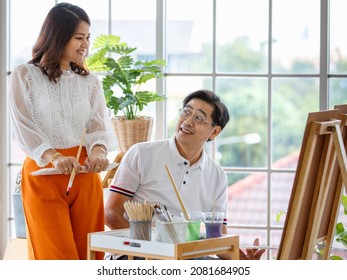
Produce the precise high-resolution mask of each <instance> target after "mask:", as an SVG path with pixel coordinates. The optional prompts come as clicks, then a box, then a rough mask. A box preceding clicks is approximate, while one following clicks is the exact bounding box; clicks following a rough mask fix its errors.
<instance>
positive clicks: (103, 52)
mask: <svg viewBox="0 0 347 280" xmlns="http://www.w3.org/2000/svg"><path fill="white" fill-rule="evenodd" d="M136 49H137V48H132V47H129V46H128V45H127V43H125V42H121V39H120V37H119V36H115V35H112V34H109V35H105V34H101V35H99V36H98V37H96V38H95V40H94V42H93V44H92V47H91V50H92V51H94V53H93V54H92V55H90V56H89V57H88V58H87V61H86V62H87V66H88V68H89V69H90V70H91V71H93V72H98V73H104V74H105V76H104V78H103V79H102V84H103V89H104V93H105V98H106V104H107V106H108V108H110V109H111V110H112V112H113V114H114V117H113V119H112V124H113V127H114V129H115V132H116V136H117V138H118V144H119V149H120V151H121V152H125V151H126V150H127V149H128V148H129V147H130V146H131V145H132V144H134V143H136V142H142V141H148V140H149V139H150V133H151V130H152V124H153V118H151V117H146V116H140V112H141V111H142V110H143V108H144V107H145V106H147V104H148V103H150V102H157V101H162V100H165V97H164V96H162V95H159V94H158V93H156V92H153V91H148V90H141V85H143V84H145V83H146V82H147V81H149V80H151V79H158V78H161V77H162V67H163V66H165V64H166V63H165V61H164V60H162V59H154V60H149V61H143V60H135V59H134V57H133V56H132V54H133V52H134V51H135V50H136ZM119 113H121V115H118V114H119ZM142 123H143V125H142ZM142 136H143V137H142ZM121 137H122V138H121ZM140 137H142V138H140Z"/></svg>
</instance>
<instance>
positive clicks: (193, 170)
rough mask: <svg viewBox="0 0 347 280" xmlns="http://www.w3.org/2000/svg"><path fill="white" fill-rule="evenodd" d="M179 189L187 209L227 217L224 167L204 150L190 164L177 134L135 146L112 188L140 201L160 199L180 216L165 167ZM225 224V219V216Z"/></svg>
mask: <svg viewBox="0 0 347 280" xmlns="http://www.w3.org/2000/svg"><path fill="white" fill-rule="evenodd" d="M165 164H167V165H168V167H169V169H170V172H171V175H172V177H173V179H174V181H175V183H176V186H177V188H178V190H179V192H180V195H181V197H182V200H183V202H184V204H185V207H186V208H187V211H189V212H190V211H191V212H192V211H199V212H200V211H202V212H209V211H212V208H213V204H214V200H215V208H214V211H216V212H219V211H220V212H224V213H226V215H225V217H227V209H228V208H227V185H228V181H227V177H226V175H225V173H224V171H223V169H222V168H221V167H220V166H219V165H218V164H217V163H216V162H215V161H214V160H212V159H211V158H210V157H209V156H208V155H207V154H206V153H205V151H203V153H202V156H201V158H200V159H199V161H198V162H196V163H195V164H193V165H190V164H189V162H188V161H187V160H186V159H185V158H183V157H182V156H181V155H180V154H179V152H178V150H177V147H176V143H175V137H172V138H171V139H166V140H159V141H153V142H144V143H138V144H135V145H133V146H132V147H131V148H130V149H129V150H128V152H127V153H126V154H125V155H124V157H123V160H122V163H121V164H120V166H119V168H118V170H117V173H116V176H115V177H114V178H113V180H112V183H111V186H110V191H113V192H117V193H121V194H123V195H127V196H129V197H132V198H133V199H135V200H139V201H144V200H147V201H152V202H159V203H161V204H162V205H166V206H167V208H168V209H169V211H170V212H171V214H173V215H175V216H176V215H177V216H179V215H180V213H181V212H182V211H181V208H180V204H179V201H178V199H177V196H176V194H175V191H174V188H173V186H172V184H171V181H170V178H169V176H168V173H167V171H166V168H165ZM225 223H226V219H225Z"/></svg>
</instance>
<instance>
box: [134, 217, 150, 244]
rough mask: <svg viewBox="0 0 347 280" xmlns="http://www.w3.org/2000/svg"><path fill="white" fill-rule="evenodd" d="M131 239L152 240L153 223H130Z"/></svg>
mask: <svg viewBox="0 0 347 280" xmlns="http://www.w3.org/2000/svg"><path fill="white" fill-rule="evenodd" d="M129 223H130V238H132V239H140V240H151V237H152V221H151V220H150V221H129Z"/></svg>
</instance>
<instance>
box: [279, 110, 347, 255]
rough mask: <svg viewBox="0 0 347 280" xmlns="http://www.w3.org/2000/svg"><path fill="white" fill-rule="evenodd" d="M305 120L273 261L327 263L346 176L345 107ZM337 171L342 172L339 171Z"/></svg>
mask: <svg viewBox="0 0 347 280" xmlns="http://www.w3.org/2000/svg"><path fill="white" fill-rule="evenodd" d="M336 107H338V108H336V109H335V110H330V111H321V112H314V113H310V114H309V115H308V118H307V123H306V128H305V133H304V138H303V142H302V147H301V152H300V156H299V162H298V167H297V171H296V174H295V179H294V184H293V189H292V194H291V198H290V201H289V206H288V211H287V215H286V221H285V225H284V229H283V234H282V239H281V243H280V248H279V252H278V259H282V260H288V259H289V260H290V259H293V260H295V259H312V255H313V250H314V247H315V246H316V245H317V244H319V243H322V242H324V243H325V250H324V255H323V258H324V259H328V258H329V255H330V249H331V245H332V242H333V234H334V230H335V224H336V220H337V216H338V210H339V205H340V200H341V195H342V190H343V181H344V182H347V175H346V166H347V163H346V146H345V143H346V139H347V133H346V130H347V129H345V127H346V125H347V124H346V123H347V117H346V116H347V105H340V106H336ZM340 167H342V168H340Z"/></svg>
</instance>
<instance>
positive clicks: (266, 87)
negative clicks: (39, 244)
mask: <svg viewBox="0 0 347 280" xmlns="http://www.w3.org/2000/svg"><path fill="white" fill-rule="evenodd" d="M70 2H71V3H74V4H77V5H80V6H81V7H83V8H84V9H85V10H86V11H87V13H88V14H89V16H90V18H91V19H92V30H91V31H92V38H91V39H92V40H93V38H95V37H96V36H97V35H98V34H101V33H107V32H111V33H114V34H117V35H119V36H120V37H121V38H122V39H123V40H124V41H126V42H128V43H129V45H131V46H136V47H138V49H137V54H138V55H139V56H141V57H142V58H153V57H155V56H157V57H163V58H165V59H166V60H167V62H168V65H167V67H166V69H165V78H164V79H163V81H162V82H161V83H160V85H159V87H160V88H159V90H160V91H163V93H164V94H166V95H167V98H168V99H167V102H165V103H163V104H157V105H152V107H150V108H149V109H148V110H147V113H148V114H153V115H155V117H156V122H157V123H158V125H157V126H156V128H155V129H156V131H155V134H154V138H161V137H168V136H171V135H172V134H173V132H174V128H175V124H176V121H177V118H178V110H179V108H181V103H180V102H181V101H182V99H183V97H184V96H185V95H186V94H188V93H189V92H191V91H194V90H197V89H200V88H207V89H210V90H213V91H215V92H216V93H218V95H220V97H221V98H222V99H223V100H224V101H225V102H226V104H227V106H228V108H229V110H230V114H231V120H230V123H229V124H228V125H227V127H226V128H225V129H224V130H223V132H222V133H221V135H220V136H219V137H218V138H217V139H216V141H214V142H213V143H209V144H207V145H206V148H207V150H208V151H209V153H210V154H211V156H212V157H213V158H214V159H215V160H216V161H217V162H218V163H219V164H220V165H221V166H222V167H223V168H224V169H225V171H226V172H227V176H228V179H229V188H228V193H229V198H230V203H229V225H230V228H229V232H230V233H232V234H239V235H240V237H241V239H240V240H241V245H242V246H247V245H251V244H252V243H253V240H254V238H255V237H259V238H260V240H261V244H262V245H264V246H268V247H274V248H277V247H278V246H279V242H280V238H281V233H282V227H283V225H284V218H281V219H280V221H276V215H277V214H278V213H279V212H281V211H285V210H286V209H287V205H288V201H289V197H290V192H291V187H292V184H293V179H294V175H295V169H296V164H297V161H298V156H299V150H300V146H301V140H302V136H303V130H304V126H305V123H306V117H307V114H308V112H313V111H318V110H325V109H331V108H333V107H334V105H335V104H345V103H347V95H346V94H345V92H346V87H347V47H346V46H347V42H346V36H344V35H345V34H344V26H345V25H346V24H347V20H346V18H345V16H344V13H343V11H344V10H346V8H347V3H345V2H346V1H345V0H330V1H328V0H307V1H300V0H242V1H240V0H189V1H186V0H166V1H159V0H158V1H156V0H127V1H125V0H113V1H112V0H99V1H97V2H96V1H91V0H89V1H84V0H83V1H82V0H80V1H70ZM9 3H10V17H9V18H10V24H11V25H10V38H11V40H10V46H11V47H10V53H9V57H10V63H9V69H10V70H11V69H13V67H15V66H16V65H18V64H19V63H23V62H25V61H27V60H29V58H30V51H31V47H32V45H33V43H34V41H35V39H36V37H37V32H38V31H39V28H40V26H41V24H42V21H43V19H44V17H45V16H46V14H47V12H48V10H49V9H50V8H51V7H52V6H53V5H54V4H55V3H56V1H53V0H51V1H47V0H45V1H44V0H35V1H33V0H31V1H29V2H27V1H24V2H23V1H18V0H9ZM135 6H136V7H137V8H136V9H133V7H135ZM37 7H40V9H37ZM250 7H252V8H250ZM23 11H25V12H23ZM28 11H33V12H35V17H32V14H33V13H31V12H28ZM307 15H309V16H307ZM23 22H30V23H31V24H28V25H25V24H23ZM328 38H329V40H328ZM154 86H155V85H153V87H154ZM2 106H4V105H2ZM155 106H156V107H155ZM160 124H164V125H160ZM10 140H11V141H8V145H9V150H10V158H9V162H8V169H9V172H8V174H9V182H10V186H8V188H9V189H11V188H12V186H13V185H14V181H15V176H16V173H17V172H18V170H19V168H20V164H21V162H22V161H23V159H24V155H23V154H22V153H21V152H20V151H19V148H18V146H17V145H16V143H15V142H14V141H12V138H10ZM9 193H10V192H9ZM10 201H11V200H10V198H8V202H9V203H10ZM12 215H13V214H12V212H11V213H9V216H10V217H12ZM342 218H343V217H342ZM9 225H11V226H8V227H9V228H11V229H12V230H11V231H10V232H9V235H10V236H13V235H14V231H13V230H14V228H13V222H12V221H10V223H9ZM4 234H5V233H4ZM6 234H7V233H6ZM273 257H276V249H274V250H268V252H267V254H265V255H264V258H268V259H270V258H273Z"/></svg>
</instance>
